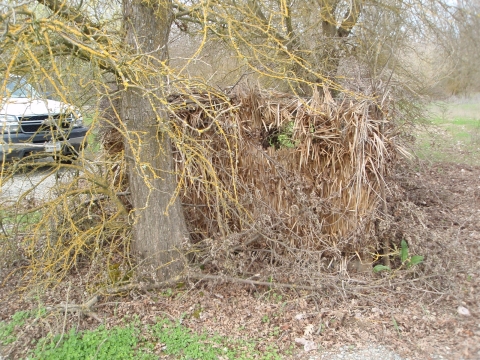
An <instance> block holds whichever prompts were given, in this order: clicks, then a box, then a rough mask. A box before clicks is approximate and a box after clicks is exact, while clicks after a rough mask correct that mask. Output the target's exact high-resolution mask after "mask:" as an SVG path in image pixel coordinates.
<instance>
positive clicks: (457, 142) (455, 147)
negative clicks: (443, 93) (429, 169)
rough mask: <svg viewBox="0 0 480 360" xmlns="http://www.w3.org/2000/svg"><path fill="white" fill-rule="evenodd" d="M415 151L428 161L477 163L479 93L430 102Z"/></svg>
mask: <svg viewBox="0 0 480 360" xmlns="http://www.w3.org/2000/svg"><path fill="white" fill-rule="evenodd" d="M415 153H416V155H417V156H418V157H419V158H420V159H422V160H427V161H431V162H448V163H457V164H459V163H462V164H468V165H480V94H476V95H475V96H471V97H465V98H452V99H450V100H448V101H444V102H441V103H437V104H433V105H431V108H430V116H429V118H428V119H427V122H426V124H425V126H424V127H423V128H422V129H421V130H419V131H418V132H417V134H416V144H415Z"/></svg>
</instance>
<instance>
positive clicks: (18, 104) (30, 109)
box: [0, 98, 75, 116]
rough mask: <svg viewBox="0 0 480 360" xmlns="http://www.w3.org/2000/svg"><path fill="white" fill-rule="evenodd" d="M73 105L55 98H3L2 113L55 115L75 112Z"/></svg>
mask: <svg viewBox="0 0 480 360" xmlns="http://www.w3.org/2000/svg"><path fill="white" fill-rule="evenodd" d="M73 111H75V108H74V107H73V106H72V105H68V104H65V103H62V102H60V101H55V100H47V99H29V98H10V99H3V101H2V104H1V109H0V114H4V115H15V116H32V115H54V114H60V113H66V112H73Z"/></svg>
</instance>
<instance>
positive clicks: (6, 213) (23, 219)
mask: <svg viewBox="0 0 480 360" xmlns="http://www.w3.org/2000/svg"><path fill="white" fill-rule="evenodd" d="M42 216H43V212H42V211H41V210H37V211H33V212H26V213H20V212H18V211H16V209H15V208H13V209H0V224H1V225H2V226H3V230H4V231H7V232H8V231H9V229H16V230H18V231H22V232H25V231H28V230H29V229H30V228H31V227H32V225H35V224H37V223H38V222H39V221H40V220H41V219H42Z"/></svg>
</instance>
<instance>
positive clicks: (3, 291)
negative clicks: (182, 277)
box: [0, 163, 480, 359]
mask: <svg viewBox="0 0 480 360" xmlns="http://www.w3.org/2000/svg"><path fill="white" fill-rule="evenodd" d="M389 184H390V190H391V194H392V195H391V196H390V197H389V199H388V207H389V213H390V219H389V221H388V224H387V225H388V228H389V230H388V234H390V235H389V236H391V240H392V245H397V246H399V244H400V241H401V239H405V240H406V241H407V242H408V245H409V250H410V251H411V253H415V254H418V255H424V256H425V261H424V262H423V263H422V264H420V265H417V266H415V267H413V268H412V269H408V270H406V269H403V270H397V271H393V272H391V273H388V272H385V273H381V274H373V273H366V274H359V273H356V274H355V273H351V274H348V275H347V276H345V274H338V277H339V283H340V284H343V285H345V286H344V290H342V288H335V289H327V290H324V291H322V292H318V293H311V292H307V291H305V292H302V291H292V290H285V291H282V290H279V289H275V290H271V289H269V288H267V287H263V288H262V287H259V286H257V287H254V286H252V285H244V284H232V283H225V282H223V283H222V282H212V281H210V282H194V281H191V282H190V284H189V286H187V289H188V290H186V289H185V288H181V289H168V290H163V291H150V292H148V291H147V292H143V291H132V292H130V293H129V294H127V295H126V296H124V297H105V296H104V297H101V299H100V301H99V302H98V304H97V306H96V307H95V311H96V316H97V317H98V318H100V319H103V321H104V322H105V323H106V324H107V326H109V325H115V324H120V323H121V322H122V321H123V320H122V319H124V318H128V317H129V316H133V315H134V314H137V315H138V316H139V317H140V318H141V319H142V321H143V322H145V323H151V322H153V321H155V318H156V317H170V318H174V319H180V318H182V319H183V324H184V325H185V326H188V327H190V328H192V329H194V330H198V331H208V332H211V333H213V332H216V333H219V334H221V335H228V336H230V337H236V338H250V339H256V340H258V341H259V345H258V347H259V349H262V348H266V347H268V346H269V345H276V346H277V347H278V348H279V349H281V350H282V351H283V354H284V355H285V358H297V359H298V358H300V359H308V358H311V357H312V356H317V355H319V354H321V353H322V351H335V350H336V349H340V348H341V347H344V346H348V347H351V348H364V347H368V346H372V345H384V346H385V347H386V348H388V349H391V350H394V351H395V352H396V353H398V354H400V355H401V356H402V357H404V358H410V359H439V358H445V359H462V358H464V359H480V167H471V166H467V165H456V164H433V165H432V164H428V163H410V164H408V165H407V164H404V165H402V166H400V167H398V169H397V171H396V173H395V174H392V175H391V181H390V182H389ZM22 265H24V264H22V262H17V263H16V264H15V266H17V267H21V266H22ZM394 265H395V262H393V263H392V266H394ZM12 270H13V268H12V267H4V268H1V269H0V279H3V280H4V281H3V282H2V284H1V288H0V321H3V320H7V319H9V318H10V316H11V315H12V314H14V313H15V312H17V311H19V310H31V309H35V308H38V307H42V306H43V307H49V306H55V305H58V304H60V303H65V302H68V303H70V304H73V303H76V304H80V303H83V302H85V301H86V300H88V299H89V298H90V296H91V295H90V294H88V293H87V292H86V291H85V288H86V287H85V286H84V280H83V279H84V277H83V276H82V271H79V272H78V273H76V274H72V275H71V278H69V279H65V280H66V281H65V282H64V283H62V284H60V285H59V286H58V287H56V288H55V289H51V290H48V291H45V290H39V289H33V288H32V289H31V291H27V292H25V293H23V294H18V293H17V292H15V291H14V290H15V287H16V286H18V284H20V283H21V272H20V271H19V272H16V273H15V274H14V275H12V276H7V275H8V274H10V273H11V271H12ZM343 285H342V286H343ZM465 309H466V310H465ZM467 312H468V313H467ZM98 325H99V321H98V319H95V318H94V317H89V316H78V315H75V314H69V315H68V316H66V317H65V316H64V315H62V314H56V313H52V314H50V315H49V316H47V317H45V318H43V319H42V320H41V321H37V322H35V323H31V324H28V326H26V327H25V329H23V330H22V332H21V334H20V336H19V339H18V341H17V342H16V343H14V344H12V345H11V346H9V347H5V348H4V349H0V352H2V353H3V355H4V356H5V355H9V356H10V357H7V358H11V359H15V358H19V357H21V356H22V354H25V349H26V348H27V346H28V344H29V343H30V341H31V340H32V339H34V338H40V337H42V336H45V335H46V334H47V333H48V332H51V331H53V332H61V331H63V330H65V329H66V328H68V327H71V326H75V327H77V328H79V329H88V328H94V327H96V326H98ZM299 339H303V340H299ZM299 341H300V342H303V344H301V343H299ZM305 344H308V345H305ZM308 346H313V348H314V349H312V350H310V351H308V352H306V351H305V348H306V347H308ZM315 348H316V349H315Z"/></svg>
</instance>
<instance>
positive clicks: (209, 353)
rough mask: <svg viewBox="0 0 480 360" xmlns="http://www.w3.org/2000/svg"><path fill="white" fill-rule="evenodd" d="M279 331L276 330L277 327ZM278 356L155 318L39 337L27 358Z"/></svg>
mask: <svg viewBox="0 0 480 360" xmlns="http://www.w3.org/2000/svg"><path fill="white" fill-rule="evenodd" d="M278 331H279V330H278ZM274 332H275V329H274ZM162 355H163V356H169V358H174V359H202V360H203V359H205V360H210V359H212V360H213V359H219V358H224V359H232V360H233V359H252V358H255V359H280V358H281V357H280V356H279V355H278V353H277V349H276V348H274V347H270V348H268V349H265V350H264V351H263V352H260V351H259V350H256V343H255V342H253V341H244V340H231V339H228V338H225V337H222V336H219V335H213V336H212V335H209V334H207V333H200V334H197V333H194V332H192V331H191V330H189V329H187V328H186V327H184V326H182V325H181V324H180V322H172V321H170V320H166V319H160V320H157V323H156V324H154V325H142V324H141V323H140V321H139V320H138V319H136V320H134V321H132V322H130V324H128V325H126V326H123V327H120V326H117V327H113V328H111V329H107V328H105V327H104V326H100V327H99V328H97V329H95V330H89V331H83V332H77V331H75V329H72V330H70V332H68V333H66V334H63V336H62V335H55V336H52V335H51V336H48V337H46V338H43V339H41V340H40V341H39V342H38V343H37V345H36V348H35V349H34V350H32V351H31V353H30V357H29V359H32V360H33V359H45V360H49V359H98V360H103V359H105V360H106V359H142V360H143V359H158V358H159V356H162Z"/></svg>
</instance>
